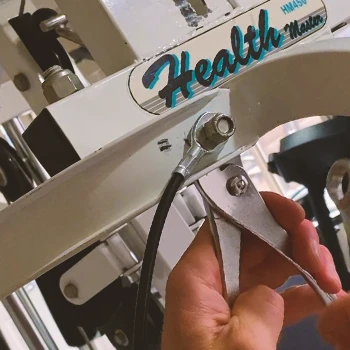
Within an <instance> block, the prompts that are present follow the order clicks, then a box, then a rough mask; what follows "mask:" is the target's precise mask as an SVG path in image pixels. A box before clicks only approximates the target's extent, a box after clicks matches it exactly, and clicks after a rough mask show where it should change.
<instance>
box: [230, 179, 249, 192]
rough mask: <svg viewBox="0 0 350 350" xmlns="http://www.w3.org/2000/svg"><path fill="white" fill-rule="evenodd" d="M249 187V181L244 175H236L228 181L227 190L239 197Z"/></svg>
mask: <svg viewBox="0 0 350 350" xmlns="http://www.w3.org/2000/svg"><path fill="white" fill-rule="evenodd" d="M248 187H249V182H248V180H247V178H246V177H244V176H241V175H240V176H235V177H233V178H232V179H230V180H228V181H227V191H228V192H229V193H230V194H231V195H232V196H235V197H239V196H241V195H242V194H244V193H246V192H247V190H248Z"/></svg>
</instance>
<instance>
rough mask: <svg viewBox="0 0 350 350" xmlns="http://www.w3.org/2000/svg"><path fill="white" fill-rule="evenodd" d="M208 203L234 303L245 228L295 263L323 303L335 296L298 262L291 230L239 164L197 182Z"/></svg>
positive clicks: (224, 277)
mask: <svg viewBox="0 0 350 350" xmlns="http://www.w3.org/2000/svg"><path fill="white" fill-rule="evenodd" d="M197 188H198V190H199V192H200V193H201V195H202V197H203V199H204V203H205V206H206V210H207V214H208V220H209V223H210V229H211V232H212V234H213V237H214V241H215V245H216V251H217V256H218V259H219V263H220V267H221V272H222V280H223V282H224V283H223V284H224V296H225V297H226V300H227V302H228V304H229V305H230V306H232V305H233V304H234V302H235V300H236V298H237V297H238V295H239V294H240V288H239V266H240V251H241V235H242V230H244V229H245V230H248V231H250V232H251V233H253V234H254V235H255V236H257V237H258V238H259V239H261V240H263V241H264V242H266V243H267V244H268V245H270V246H271V247H272V248H273V249H274V250H275V251H276V252H277V253H278V254H280V255H281V256H283V257H284V258H285V259H286V260H288V261H289V262H290V263H291V264H292V265H294V266H295V267H296V268H297V270H298V271H299V272H300V274H301V275H302V276H303V278H304V279H305V281H306V282H307V283H308V284H309V285H310V286H311V287H312V288H313V290H314V291H315V292H316V294H317V295H318V296H319V297H320V298H321V300H322V301H323V302H324V304H326V305H328V304H330V303H331V302H333V301H334V300H336V298H337V297H336V295H332V294H328V293H325V292H324V291H323V290H322V289H321V288H320V287H319V286H318V284H317V282H316V280H315V279H314V278H313V277H312V276H311V275H310V274H309V273H308V272H307V271H305V270H304V269H303V268H302V267H301V266H300V265H298V264H297V263H296V262H295V261H294V260H293V259H292V257H291V254H290V253H289V250H290V249H289V248H290V247H289V239H288V233H287V232H286V231H285V230H284V229H283V228H282V227H281V226H280V225H279V224H278V223H277V222H276V221H275V220H274V218H273V216H272V214H271V213H270V211H269V210H268V208H267V207H266V204H265V202H264V200H263V199H262V197H261V196H260V193H259V192H258V191H257V189H256V188H255V186H254V185H253V183H252V181H251V179H250V178H249V176H248V174H247V173H246V172H245V171H244V169H243V168H242V167H240V166H238V165H234V164H230V165H227V166H225V167H224V168H221V169H216V170H214V171H213V172H211V173H210V174H208V175H207V176H204V177H202V178H201V179H200V180H199V181H198V182H197Z"/></svg>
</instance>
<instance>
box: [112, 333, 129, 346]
mask: <svg viewBox="0 0 350 350" xmlns="http://www.w3.org/2000/svg"><path fill="white" fill-rule="evenodd" d="M114 341H115V342H116V344H117V345H118V346H124V347H126V346H129V344H130V342H129V338H128V336H127V335H126V334H125V333H124V332H123V331H122V330H121V329H117V330H116V331H115V332H114Z"/></svg>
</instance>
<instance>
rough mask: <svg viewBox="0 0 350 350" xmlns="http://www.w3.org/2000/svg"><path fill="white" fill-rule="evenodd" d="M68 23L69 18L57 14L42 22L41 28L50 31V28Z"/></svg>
mask: <svg viewBox="0 0 350 350" xmlns="http://www.w3.org/2000/svg"><path fill="white" fill-rule="evenodd" d="M67 23H68V20H67V18H66V16H65V15H57V16H53V17H50V18H49V19H47V20H45V21H43V22H41V23H40V29H41V30H42V31H43V32H49V31H50V30H54V29H56V28H59V27H60V26H62V25H65V24H67Z"/></svg>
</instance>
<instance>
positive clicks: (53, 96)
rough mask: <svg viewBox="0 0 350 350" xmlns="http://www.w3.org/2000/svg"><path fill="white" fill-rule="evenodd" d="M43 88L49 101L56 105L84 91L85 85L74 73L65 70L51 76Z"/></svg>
mask: <svg viewBox="0 0 350 350" xmlns="http://www.w3.org/2000/svg"><path fill="white" fill-rule="evenodd" d="M42 88H43V93H44V96H45V97H46V99H47V101H48V102H49V103H54V102H57V101H60V100H62V99H64V98H65V97H67V96H70V95H72V94H74V93H75V92H77V91H80V90H82V89H84V85H83V84H82V83H81V81H80V80H79V78H78V77H77V76H76V75H75V74H74V73H72V72H71V71H70V70H68V69H64V70H60V71H58V72H57V71H56V72H54V73H53V74H52V75H49V76H48V77H47V78H46V80H45V81H44V82H43V84H42Z"/></svg>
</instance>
